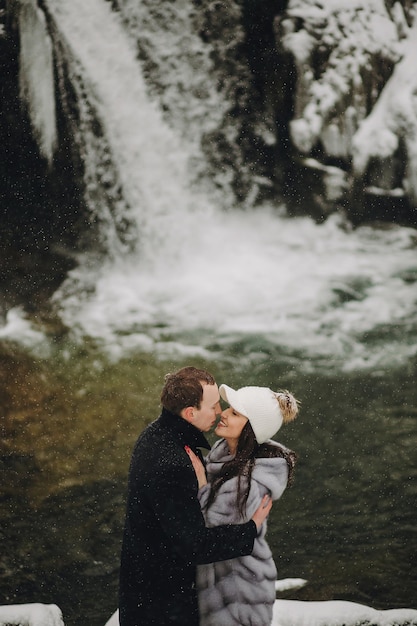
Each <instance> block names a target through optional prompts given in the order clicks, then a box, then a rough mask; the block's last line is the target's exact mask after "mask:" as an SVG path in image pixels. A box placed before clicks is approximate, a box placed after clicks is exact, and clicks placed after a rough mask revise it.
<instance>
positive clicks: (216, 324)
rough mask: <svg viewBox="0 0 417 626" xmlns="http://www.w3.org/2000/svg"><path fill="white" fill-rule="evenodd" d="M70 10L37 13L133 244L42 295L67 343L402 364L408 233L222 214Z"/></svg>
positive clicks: (124, 46) (115, 61) (108, 32)
mask: <svg viewBox="0 0 417 626" xmlns="http://www.w3.org/2000/svg"><path fill="white" fill-rule="evenodd" d="M78 4H79V3H72V4H71V6H66V7H63V6H60V5H61V3H60V2H58V1H57V0H54V2H51V5H52V6H54V5H57V6H59V7H60V13H59V19H60V27H61V28H62V29H63V32H64V33H65V35H66V37H67V39H68V41H69V44H70V50H71V54H73V55H74V56H75V57H76V60H77V62H78V63H79V64H80V65H81V66H82V68H83V71H84V74H85V75H84V80H85V81H86V82H88V88H89V91H90V94H91V95H90V98H94V107H95V111H96V114H97V117H98V119H99V120H100V123H101V124H102V126H103V128H104V130H105V134H106V136H107V139H108V142H109V146H110V149H111V153H112V159H113V161H114V163H116V165H117V169H118V172H119V176H120V179H121V182H122V187H123V194H124V198H125V200H126V203H127V205H128V206H129V219H130V220H133V222H134V229H133V230H134V231H136V233H135V235H136V234H137V240H136V244H135V246H134V250H131V251H129V252H126V251H122V252H120V250H118V249H117V245H116V243H117V242H116V243H115V244H114V245H113V246H110V250H109V255H108V258H107V259H106V260H105V261H104V262H103V261H100V263H99V264H98V265H94V264H92V263H91V260H89V259H88V258H84V259H81V263H80V265H79V267H78V268H77V269H76V270H74V271H73V272H72V273H71V274H70V276H69V277H68V279H67V281H66V283H64V285H63V286H62V288H61V289H60V291H59V292H58V293H57V294H56V297H55V300H56V302H57V303H58V305H59V307H60V310H61V315H62V317H63V319H64V321H65V322H66V323H67V325H68V326H69V327H70V328H71V329H72V330H73V332H74V333H75V334H79V335H81V336H82V335H87V336H90V337H95V338H96V339H97V340H99V341H100V342H103V341H104V344H105V345H106V347H107V349H108V350H109V351H110V352H111V353H112V354H114V355H118V354H123V353H124V352H126V351H127V350H128V349H131V348H132V347H134V348H135V347H136V348H139V349H143V350H152V351H155V352H158V351H162V352H163V353H164V352H165V353H166V352H168V353H172V352H173V351H174V352H177V353H181V352H186V351H191V352H193V351H195V352H198V351H202V352H203V353H204V354H207V355H209V354H210V353H211V352H213V351H214V353H216V352H217V351H218V350H225V351H226V353H227V348H228V346H233V344H234V343H235V342H242V341H243V343H244V342H245V338H249V340H250V344H249V345H250V348H249V347H248V349H247V352H248V353H249V352H250V351H253V350H254V351H255V353H258V352H260V353H262V351H263V350H266V351H268V350H272V351H273V350H274V349H278V350H279V351H280V353H281V354H290V355H291V354H300V353H302V354H306V355H308V356H309V358H310V359H313V361H314V360H316V361H317V359H322V358H323V359H325V360H326V359H328V358H331V359H332V361H333V362H334V363H336V362H338V363H339V364H340V365H343V367H347V368H352V367H353V368H356V367H362V366H375V365H376V364H380V365H383V364H386V363H388V362H389V363H391V364H392V363H393V361H395V360H398V361H401V360H402V359H403V358H404V357H407V356H409V355H411V354H414V353H415V351H416V346H417V344H416V342H415V340H412V341H411V342H410V341H403V340H402V336H401V334H402V333H401V330H403V331H404V332H406V331H407V330H409V329H413V328H414V329H415V327H416V317H415V292H414V287H415V285H414V282H415V278H416V276H415V274H416V263H415V245H416V238H415V232H414V231H413V230H412V229H406V228H399V227H398V228H391V229H378V228H371V227H362V228H359V229H357V230H355V231H352V230H350V229H349V228H347V226H346V224H345V223H344V221H343V219H341V218H340V217H334V218H331V219H328V220H327V222H325V223H324V224H316V223H314V222H313V221H312V220H311V219H309V218H297V219H288V218H286V217H285V212H284V211H283V210H277V209H276V208H273V207H271V206H264V207H262V208H258V209H257V210H253V209H252V210H242V209H240V208H239V207H234V206H233V205H232V203H231V201H230V199H226V200H225V199H224V198H223V200H222V202H223V205H226V207H227V209H226V210H225V208H224V206H222V207H219V206H217V204H216V198H215V197H214V196H211V195H210V193H209V192H203V190H202V189H201V188H200V189H198V188H196V185H195V184H194V185H193V184H192V182H191V176H190V172H189V163H190V160H191V157H192V156H194V153H193V148H192V147H191V146H189V145H188V144H187V143H186V142H184V141H181V139H180V138H179V137H177V136H176V134H175V132H174V131H173V130H172V129H171V128H170V127H169V126H168V124H167V123H166V122H165V121H164V119H163V117H162V114H161V112H160V110H159V109H158V106H157V104H156V102H155V101H153V100H152V99H151V98H150V97H149V95H148V92H147V88H146V84H145V82H144V79H143V76H142V74H141V67H140V63H139V62H138V61H137V59H136V56H135V51H134V48H133V45H132V44H131V42H130V41H129V40H128V37H127V35H126V33H125V31H124V30H123V29H122V27H121V26H120V24H119V21H118V18H117V15H116V14H114V13H112V12H111V10H110V9H109V7H108V6H107V4H106V3H102V2H99V1H98V0H96V1H95V2H90V3H89V4H88V6H87V7H85V6H81V5H80V6H78ZM97 23H99V24H100V28H96V24H97ZM88 158H89V159H94V155H93V154H89V155H88ZM91 166H92V162H90V164H89V167H91ZM299 184H300V185H302V184H303V182H302V181H299ZM94 210H95V211H97V210H98V209H97V207H95V209H94ZM131 232H132V229H131ZM108 239H109V240H110V241H111V240H112V238H111V237H109V238H108ZM113 239H114V238H113ZM86 285H90V287H91V285H94V290H93V293H91V288H90V289H88V290H87V289H85V286H86ZM254 346H255V348H254ZM256 346H257V347H258V348H257V347H256ZM244 351H245V350H244Z"/></svg>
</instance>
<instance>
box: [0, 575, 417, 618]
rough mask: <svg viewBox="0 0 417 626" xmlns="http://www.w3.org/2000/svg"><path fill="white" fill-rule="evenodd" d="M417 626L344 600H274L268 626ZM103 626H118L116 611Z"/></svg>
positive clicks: (290, 582)
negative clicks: (269, 625)
mask: <svg viewBox="0 0 417 626" xmlns="http://www.w3.org/2000/svg"><path fill="white" fill-rule="evenodd" d="M306 583H307V581H306V580H304V579H303V578H284V579H281V580H277V581H276V583H275V588H276V590H277V592H278V593H279V592H280V591H281V592H282V591H287V590H288V589H299V588H300V587H304V585H305V584H306ZM370 624H372V626H417V610H414V609H387V610H385V611H378V610H376V609H373V608H371V607H369V606H365V605H363V604H357V603H356V602H347V601H344V600H327V601H323V602H302V601H301V600H275V604H274V612H273V617H272V623H271V626H369V625H370ZM0 626H1V624H0ZM105 626H119V611H115V612H114V613H113V615H112V616H111V617H110V619H109V620H108V621H107V622H106V624H105Z"/></svg>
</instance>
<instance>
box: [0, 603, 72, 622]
mask: <svg viewBox="0 0 417 626" xmlns="http://www.w3.org/2000/svg"><path fill="white" fill-rule="evenodd" d="M0 626H64V620H63V619H62V612H61V609H60V608H59V607H58V606H57V605H56V604H41V603H39V602H36V603H34V604H10V605H3V606H0Z"/></svg>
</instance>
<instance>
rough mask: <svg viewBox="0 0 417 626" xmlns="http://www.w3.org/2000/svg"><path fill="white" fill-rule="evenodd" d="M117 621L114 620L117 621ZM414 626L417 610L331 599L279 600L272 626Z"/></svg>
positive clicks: (276, 603) (416, 622)
mask: <svg viewBox="0 0 417 626" xmlns="http://www.w3.org/2000/svg"><path fill="white" fill-rule="evenodd" d="M114 624H115V622H114ZM369 624H372V626H394V625H395V626H414V624H417V611H415V610H413V609H389V610H386V611H377V610H376V609H372V608H371V607H369V606H365V605H362V604H356V603H355V602H346V601H342V600H328V601H326V602H301V601H298V600H276V601H275V604H274V613H273V618H272V624H271V626H361V625H363V626H365V625H369Z"/></svg>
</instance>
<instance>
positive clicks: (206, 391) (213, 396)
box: [191, 383, 221, 432]
mask: <svg viewBox="0 0 417 626" xmlns="http://www.w3.org/2000/svg"><path fill="white" fill-rule="evenodd" d="M202 386H203V399H202V400H201V405H200V408H199V409H196V408H195V409H194V412H193V416H194V417H193V420H192V422H191V423H192V424H193V425H194V426H195V427H196V428H198V429H199V430H202V431H203V432H207V431H209V430H210V429H211V428H213V426H214V424H215V423H216V417H217V415H220V413H221V407H220V395H219V388H218V386H217V385H208V384H207V383H202Z"/></svg>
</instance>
